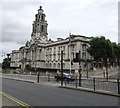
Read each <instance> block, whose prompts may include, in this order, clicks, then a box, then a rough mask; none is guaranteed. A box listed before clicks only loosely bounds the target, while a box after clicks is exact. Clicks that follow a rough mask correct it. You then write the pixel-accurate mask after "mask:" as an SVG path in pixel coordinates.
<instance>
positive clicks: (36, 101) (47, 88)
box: [2, 78, 118, 106]
mask: <svg viewBox="0 0 120 108" xmlns="http://www.w3.org/2000/svg"><path fill="white" fill-rule="evenodd" d="M2 91H3V92H5V93H7V94H9V95H11V96H13V97H15V98H17V99H19V100H21V101H22V102H24V103H26V104H28V105H30V106H118V98H117V97H114V96H109V95H102V94H96V93H91V92H84V91H77V90H71V89H65V88H59V87H55V86H54V87H53V86H52V85H42V84H36V83H28V82H22V81H16V80H10V79H4V78H3V79H2Z"/></svg>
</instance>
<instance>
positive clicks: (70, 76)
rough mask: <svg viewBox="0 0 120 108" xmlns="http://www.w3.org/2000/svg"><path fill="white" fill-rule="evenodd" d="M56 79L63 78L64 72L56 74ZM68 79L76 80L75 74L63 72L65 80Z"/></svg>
mask: <svg viewBox="0 0 120 108" xmlns="http://www.w3.org/2000/svg"><path fill="white" fill-rule="evenodd" d="M54 78H55V80H61V79H62V74H61V73H57V74H56V75H55V77H54ZM65 79H66V80H67V81H74V80H75V77H74V76H73V75H70V74H68V73H63V80H65Z"/></svg>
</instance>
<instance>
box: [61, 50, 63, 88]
mask: <svg viewBox="0 0 120 108" xmlns="http://www.w3.org/2000/svg"><path fill="white" fill-rule="evenodd" d="M61 77H62V79H61V86H63V50H62V51H61Z"/></svg>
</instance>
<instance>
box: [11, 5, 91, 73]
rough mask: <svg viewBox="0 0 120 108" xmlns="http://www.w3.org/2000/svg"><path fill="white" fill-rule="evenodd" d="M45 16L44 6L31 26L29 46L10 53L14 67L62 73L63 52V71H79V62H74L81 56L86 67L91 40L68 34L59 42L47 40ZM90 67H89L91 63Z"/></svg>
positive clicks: (58, 40) (82, 63)
mask: <svg viewBox="0 0 120 108" xmlns="http://www.w3.org/2000/svg"><path fill="white" fill-rule="evenodd" d="M45 17H46V15H45V13H44V11H43V9H42V6H40V8H39V9H38V13H37V14H36V15H35V21H34V22H33V24H32V33H31V40H30V41H27V42H26V45H25V46H22V47H20V48H19V50H13V51H12V53H11V63H10V66H11V68H20V69H21V70H23V71H24V70H25V68H26V66H28V65H29V66H30V67H32V68H39V69H42V70H44V69H49V70H50V69H51V70H52V69H54V70H56V71H57V70H60V69H61V51H63V69H64V70H70V71H71V70H73V71H74V70H76V69H79V64H78V62H74V61H73V59H74V58H75V57H76V55H77V54H78V53H79V56H80V60H81V62H80V65H81V66H84V68H85V64H86V61H90V60H91V59H92V57H91V56H90V55H89V54H88V53H87V52H86V48H88V47H89V44H88V43H89V41H90V39H91V38H92V37H86V36H81V35H73V34H69V35H68V36H67V37H66V38H65V39H63V38H57V41H53V40H51V39H48V31H47V27H48V23H47V21H46V20H45ZM88 65H90V63H89V62H88ZM89 67H90V66H89Z"/></svg>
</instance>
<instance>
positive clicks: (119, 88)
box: [117, 79, 120, 94]
mask: <svg viewBox="0 0 120 108" xmlns="http://www.w3.org/2000/svg"><path fill="white" fill-rule="evenodd" d="M119 83H120V82H119V79H117V84H118V94H120V85H119Z"/></svg>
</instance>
